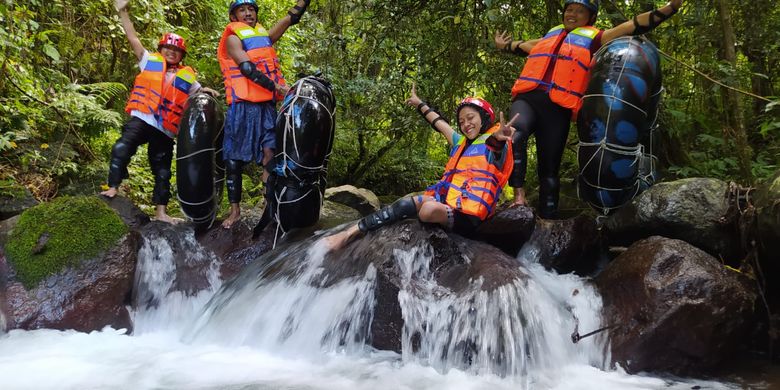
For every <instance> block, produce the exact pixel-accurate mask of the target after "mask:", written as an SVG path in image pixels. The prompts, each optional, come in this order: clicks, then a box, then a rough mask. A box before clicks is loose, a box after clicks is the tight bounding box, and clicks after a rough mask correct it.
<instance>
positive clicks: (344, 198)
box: [325, 185, 381, 216]
mask: <svg viewBox="0 0 780 390" xmlns="http://www.w3.org/2000/svg"><path fill="white" fill-rule="evenodd" d="M325 199H326V200H329V201H332V202H336V203H341V204H344V205H347V206H349V207H351V208H353V209H355V210H357V211H358V212H360V214H361V215H363V216H365V215H368V214H371V213H373V212H374V211H377V210H379V208H380V207H381V203H380V202H379V198H377V196H376V195H375V194H374V193H373V192H371V191H370V190H367V189H365V188H357V187H355V186H351V185H343V186H339V187H331V188H328V189H326V190H325Z"/></svg>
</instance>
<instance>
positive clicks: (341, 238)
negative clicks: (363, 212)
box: [324, 225, 360, 251]
mask: <svg viewBox="0 0 780 390" xmlns="http://www.w3.org/2000/svg"><path fill="white" fill-rule="evenodd" d="M359 232H360V230H359V229H358V227H357V225H353V226H351V227H349V228H348V229H346V230H343V231H340V232H338V233H336V234H334V235H332V236H328V237H325V238H324V240H325V245H326V246H327V247H328V249H330V250H331V251H335V250H339V249H341V248H343V247H344V246H346V245H347V244H348V243H349V242H350V241H352V239H353V238H354V237H355V236H356V235H357V234H358V233H359Z"/></svg>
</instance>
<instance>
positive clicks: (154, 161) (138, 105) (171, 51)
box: [100, 0, 217, 223]
mask: <svg viewBox="0 0 780 390" xmlns="http://www.w3.org/2000/svg"><path fill="white" fill-rule="evenodd" d="M129 2H130V0H115V2H114V6H115V7H116V10H117V12H119V19H120V20H121V22H122V27H123V28H124V30H125V35H127V40H128V41H129V42H130V47H131V48H132V49H133V53H135V56H136V58H138V61H139V64H138V66H139V68H140V69H141V73H139V74H138V76H136V78H135V85H134V86H133V90H132V91H131V93H130V98H129V100H128V102H127V106H126V107H125V111H126V112H127V113H128V114H130V120H128V121H127V122H126V123H125V125H124V126H123V127H122V135H121V137H120V138H119V140H117V141H116V143H115V144H114V147H113V148H112V149H111V162H110V165H109V170H108V189H107V190H105V191H103V192H101V193H100V195H103V196H106V197H108V198H113V197H114V196H116V194H117V192H118V188H119V185H120V184H121V183H122V180H123V179H125V178H127V175H128V172H127V165H128V164H129V163H130V158H131V157H133V155H134V154H135V152H136V151H137V150H138V147H139V146H141V145H143V144H148V146H147V148H148V151H149V165H150V167H151V170H152V174H153V175H154V190H153V192H152V202H154V204H155V205H156V210H155V218H156V219H157V220H160V221H164V222H170V223H174V222H176V220H174V219H173V218H171V217H170V216H169V215H168V214H167V212H166V209H167V205H168V201H169V200H170V198H171V191H170V188H171V183H170V180H171V160H172V158H173V142H174V138H175V136H176V133H177V132H178V126H179V121H180V120H181V115H182V114H183V112H184V104H185V102H186V100H187V98H188V97H189V95H192V94H194V93H197V92H200V91H202V92H206V93H210V94H212V95H217V92H216V91H214V90H212V89H209V88H204V87H202V86H201V85H200V83H198V82H197V81H196V79H195V76H196V75H195V71H194V70H193V69H192V68H190V67H188V66H183V65H182V64H181V60H182V59H183V58H184V56H185V54H186V53H187V47H186V46H185V44H184V39H183V38H182V37H181V36H179V35H177V34H174V33H166V34H165V35H163V37H162V39H160V42H159V43H158V45H157V52H156V53H149V52H148V51H147V50H146V49H145V48H144V46H143V44H141V40H140V39H138V34H136V32H135V28H134V27H133V22H132V21H131V20H130V14H129V12H128V11H127V5H128V3H129ZM174 85H175V86H174Z"/></svg>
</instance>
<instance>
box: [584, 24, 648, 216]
mask: <svg viewBox="0 0 780 390" xmlns="http://www.w3.org/2000/svg"><path fill="white" fill-rule="evenodd" d="M661 91H662V88H661V68H660V58H659V55H658V50H657V49H656V47H655V46H654V45H653V44H652V43H651V42H650V41H648V40H646V39H644V38H642V37H623V38H618V39H615V40H613V41H611V42H609V43H608V44H606V45H605V46H603V47H602V48H601V49H600V50H599V51H598V52H596V54H595V55H594V56H593V60H592V62H591V71H590V81H589V83H588V88H587V89H586V91H585V95H584V96H583V98H582V100H583V101H582V108H581V109H580V111H579V115H578V117H577V130H578V135H579V145H578V148H577V160H578V162H579V167H580V172H579V175H578V177H577V192H578V194H579V197H580V199H582V200H584V201H586V202H588V203H589V204H590V205H591V206H592V207H593V208H594V209H596V210H598V211H600V212H602V213H603V214H605V215H606V214H609V213H610V212H612V211H613V210H615V209H617V208H619V207H621V206H622V205H624V204H626V203H628V202H630V201H631V199H633V198H634V197H635V196H637V195H638V194H639V193H641V192H642V191H643V190H645V189H647V188H648V187H649V186H651V185H652V184H653V183H654V182H655V164H654V161H655V157H654V155H653V146H654V145H653V131H654V129H655V120H656V116H657V107H658V102H659V100H660V96H661Z"/></svg>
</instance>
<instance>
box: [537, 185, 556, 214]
mask: <svg viewBox="0 0 780 390" xmlns="http://www.w3.org/2000/svg"><path fill="white" fill-rule="evenodd" d="M559 191H560V179H558V178H557V177H545V178H540V179H539V216H540V217H542V218H544V219H556V218H558V196H559Z"/></svg>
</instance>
